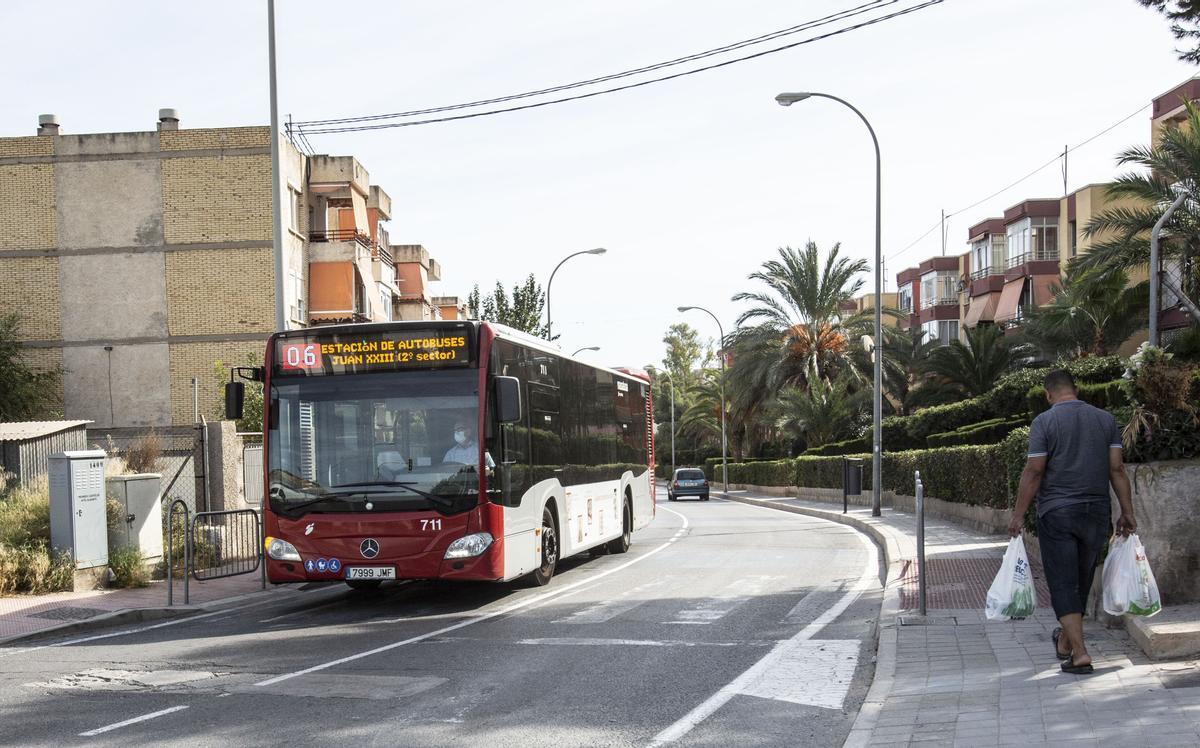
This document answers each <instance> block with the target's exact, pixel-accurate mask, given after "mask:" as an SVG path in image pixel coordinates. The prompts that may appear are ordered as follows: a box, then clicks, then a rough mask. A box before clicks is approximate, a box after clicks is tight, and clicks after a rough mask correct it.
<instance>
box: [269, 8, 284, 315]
mask: <svg viewBox="0 0 1200 748" xmlns="http://www.w3.org/2000/svg"><path fill="white" fill-rule="evenodd" d="M267 58H268V70H269V73H268V75H269V76H270V89H271V221H272V231H271V234H272V238H273V241H272V249H273V253H274V255H275V329H276V330H285V329H287V317H285V316H284V312H285V311H286V307H285V306H284V298H283V189H282V186H283V175H282V174H280V170H279V96H278V92H277V91H276V87H275V0H267Z"/></svg>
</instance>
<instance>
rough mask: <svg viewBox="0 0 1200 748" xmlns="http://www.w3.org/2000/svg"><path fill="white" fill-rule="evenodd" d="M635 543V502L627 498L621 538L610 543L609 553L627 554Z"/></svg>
mask: <svg viewBox="0 0 1200 748" xmlns="http://www.w3.org/2000/svg"><path fill="white" fill-rule="evenodd" d="M632 543H633V502H632V501H630V500H629V495H628V494H626V496H625V509H624V510H623V511H622V512H621V536H620V537H619V538H615V539H613V540H610V541H608V552H609V553H625V552H626V551H628V550H629V546H630V545H631V544H632Z"/></svg>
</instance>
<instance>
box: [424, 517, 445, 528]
mask: <svg viewBox="0 0 1200 748" xmlns="http://www.w3.org/2000/svg"><path fill="white" fill-rule="evenodd" d="M421 529H422V530H441V529H442V520H441V519H423V520H421Z"/></svg>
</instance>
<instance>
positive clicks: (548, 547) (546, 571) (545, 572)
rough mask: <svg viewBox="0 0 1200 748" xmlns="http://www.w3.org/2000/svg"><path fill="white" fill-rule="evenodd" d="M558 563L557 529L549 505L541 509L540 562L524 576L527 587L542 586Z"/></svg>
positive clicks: (547, 581) (552, 574)
mask: <svg viewBox="0 0 1200 748" xmlns="http://www.w3.org/2000/svg"><path fill="white" fill-rule="evenodd" d="M557 565H558V530H557V529H556V528H555V524H554V512H552V511H550V507H549V506H546V508H544V509H542V563H541V566H539V567H538V568H536V569H534V570H533V573H532V574H530V575H529V576H527V577H525V581H526V585H527V586H529V587H544V586H545V585H547V584H549V583H550V577H552V576H554V568H555V567H556V566H557Z"/></svg>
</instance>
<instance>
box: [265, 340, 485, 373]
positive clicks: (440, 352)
mask: <svg viewBox="0 0 1200 748" xmlns="http://www.w3.org/2000/svg"><path fill="white" fill-rule="evenodd" d="M467 341H468V336H467V333H466V331H465V330H453V329H451V330H393V331H386V330H383V331H371V332H366V333H360V334H358V335H350V334H346V333H339V334H337V335H333V336H323V337H320V338H318V339H316V340H313V339H305V338H300V339H297V338H283V339H280V340H278V341H276V343H275V371H276V372H277V373H280V374H285V375H286V374H305V375H308V376H313V375H318V376H319V375H323V374H362V373H367V372H373V371H402V370H405V369H437V368H443V367H462V366H470V365H471V354H470V346H469V345H468V342H467Z"/></svg>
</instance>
